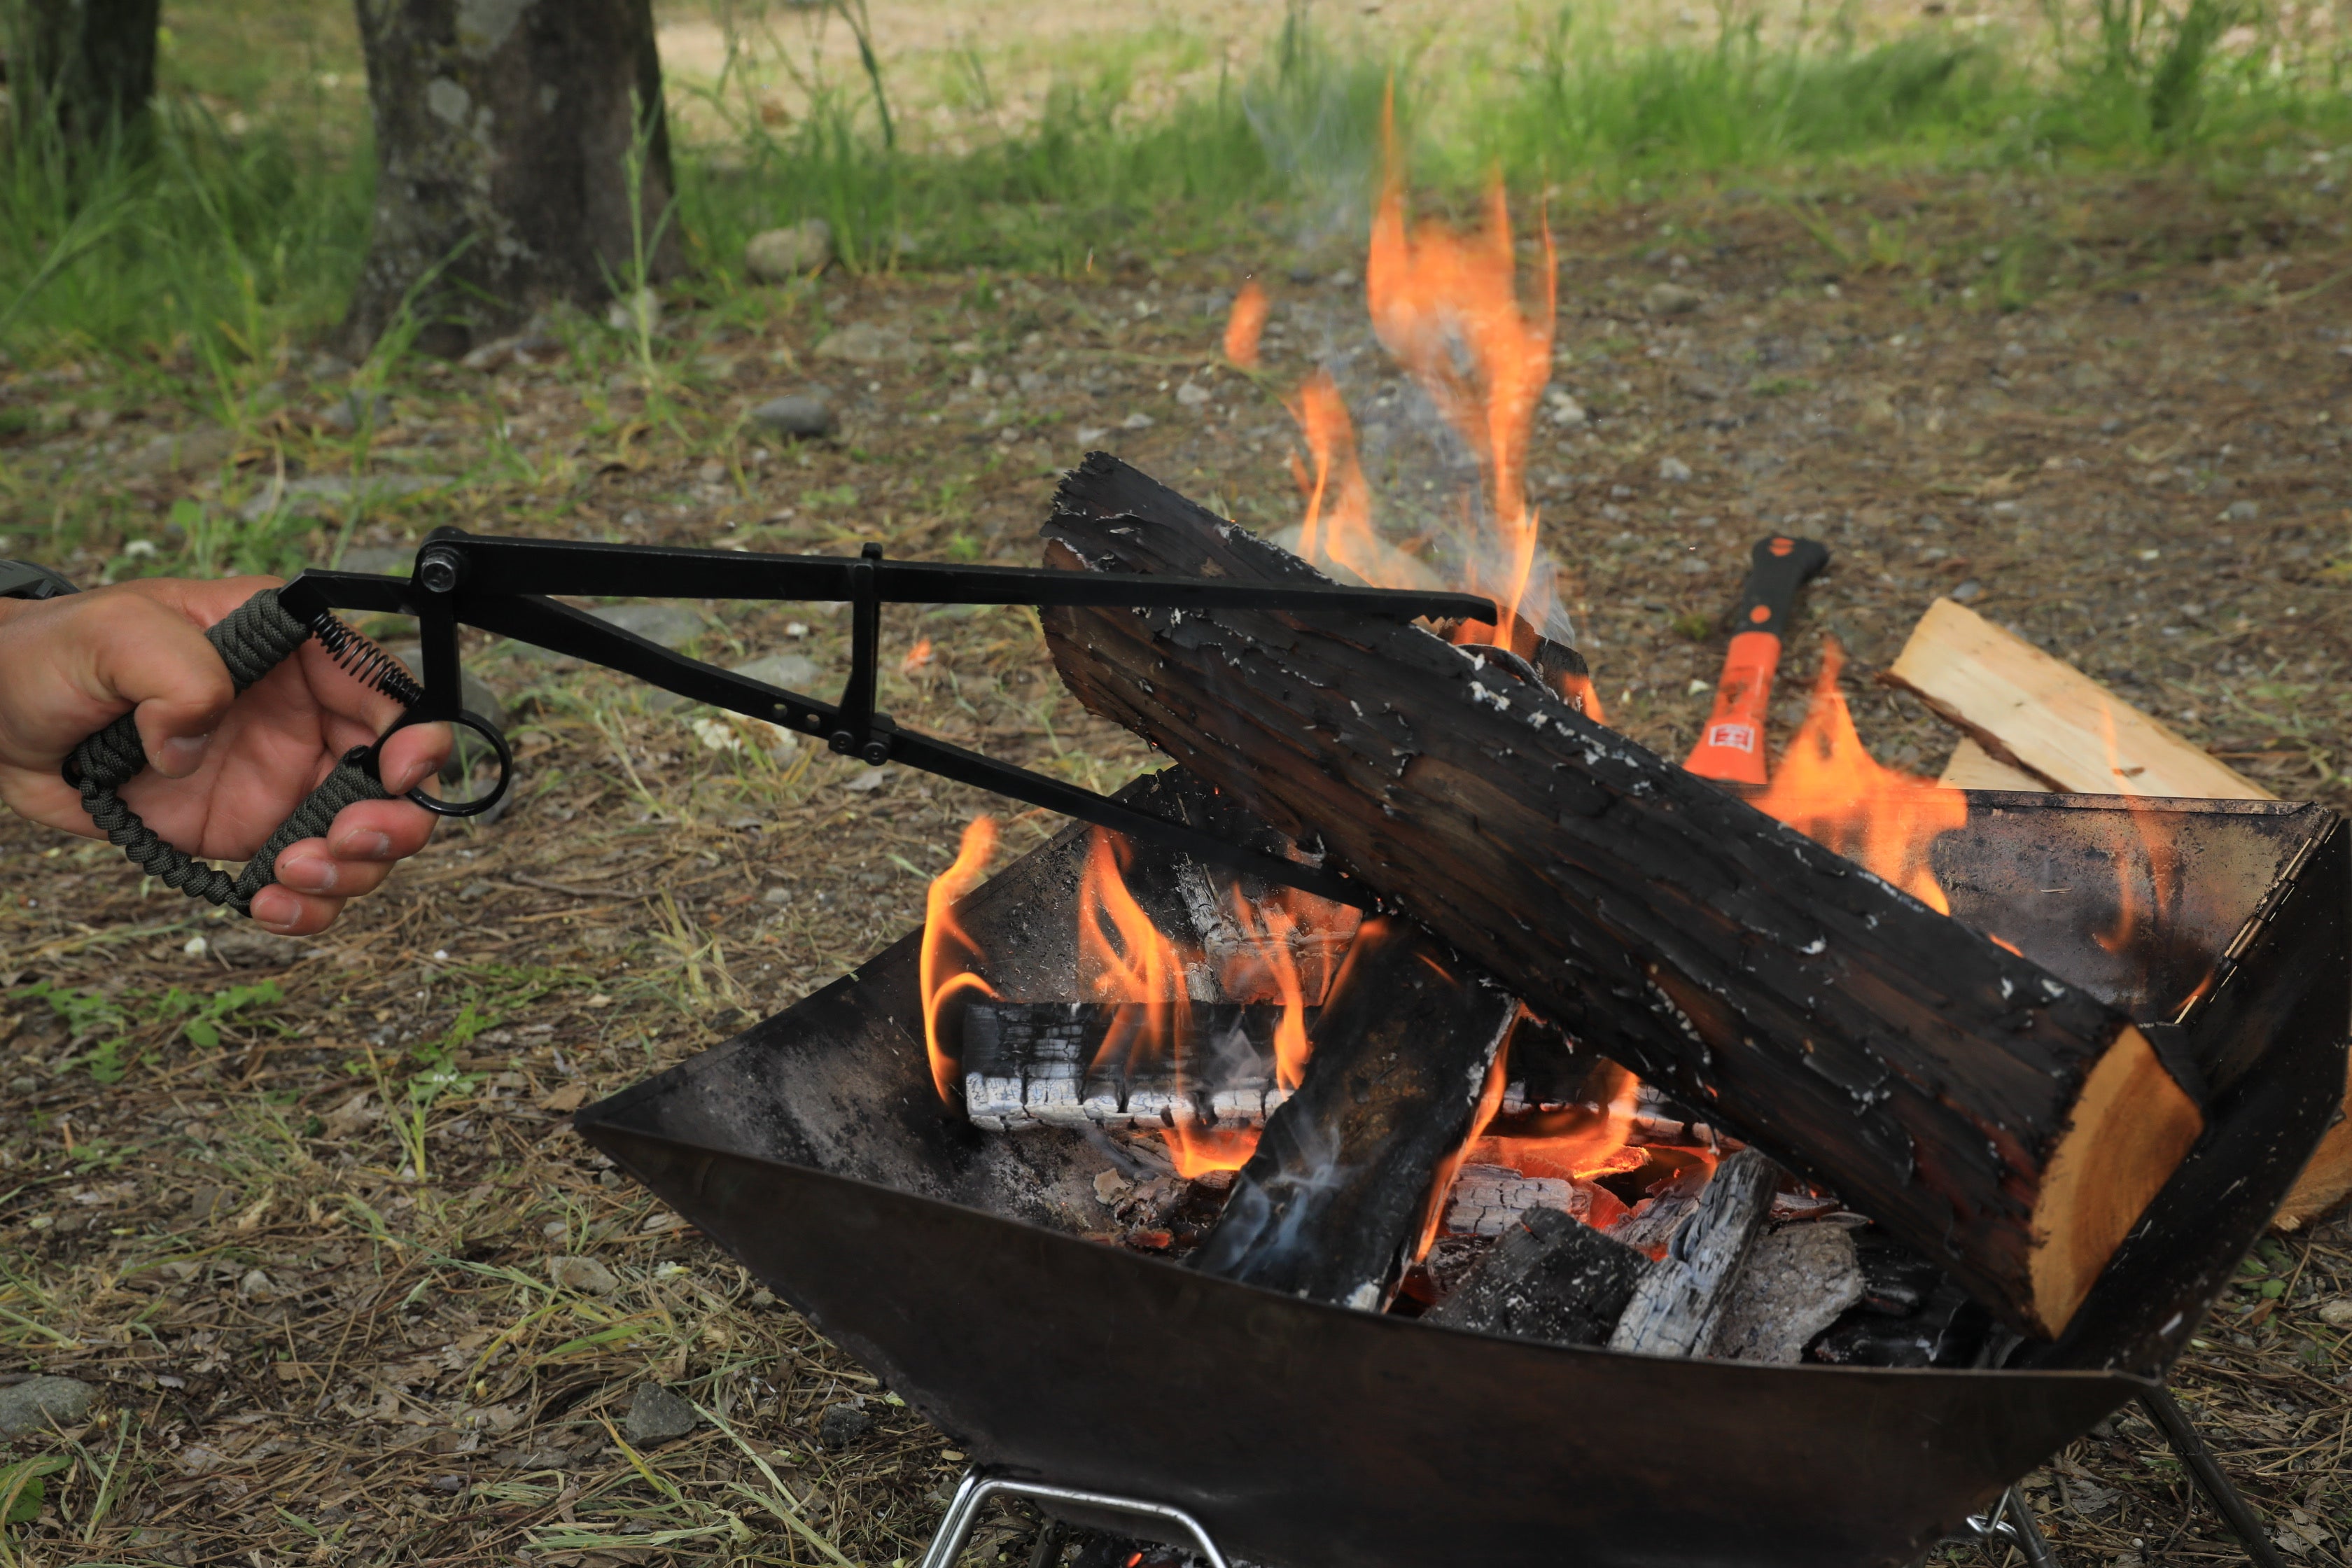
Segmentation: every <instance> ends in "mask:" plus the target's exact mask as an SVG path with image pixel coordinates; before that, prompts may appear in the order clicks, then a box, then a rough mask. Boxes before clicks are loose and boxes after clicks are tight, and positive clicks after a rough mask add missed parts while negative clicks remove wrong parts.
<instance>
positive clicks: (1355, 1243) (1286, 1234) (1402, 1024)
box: [1192, 920, 1518, 1310]
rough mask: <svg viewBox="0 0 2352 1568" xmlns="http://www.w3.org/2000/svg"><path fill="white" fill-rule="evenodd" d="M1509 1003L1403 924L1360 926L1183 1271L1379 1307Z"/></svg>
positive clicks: (1513, 1004)
mask: <svg viewBox="0 0 2352 1568" xmlns="http://www.w3.org/2000/svg"><path fill="white" fill-rule="evenodd" d="M1517 1012H1518V1003H1517V1000H1516V999H1515V998H1513V997H1511V996H1510V995H1508V994H1505V993H1503V992H1501V991H1498V990H1496V989H1495V988H1494V987H1492V986H1491V985H1489V984H1486V983H1485V981H1484V980H1483V978H1481V977H1479V976H1477V975H1475V974H1473V973H1467V972H1466V971H1465V967H1464V965H1463V964H1462V963H1461V962H1460V961H1459V960H1458V959H1455V958H1454V955H1453V954H1451V953H1449V952H1445V951H1444V949H1443V948H1442V947H1440V946H1438V944H1436V943H1435V942H1432V941H1430V939H1429V938H1428V937H1427V936H1426V935H1424V934H1423V932H1422V931H1419V930H1418V929H1417V928H1416V927H1414V926H1412V924H1410V923H1409V922H1406V921H1393V920H1390V921H1365V922H1364V924H1363V926H1362V927H1361V929H1360V930H1359V931H1358V932H1357V936H1356V941H1355V945H1354V946H1353V947H1351V948H1349V952H1348V959H1347V963H1345V964H1344V965H1343V966H1342V967H1341V969H1340V971H1339V976H1338V978H1337V979H1335V980H1334V981H1333V982H1332V990H1331V994H1330V995H1329V996H1328V997H1327V998H1326V1000H1325V1002H1324V1005H1323V1012H1322V1016H1320V1017H1319V1018H1318V1019H1317V1020H1316V1026H1315V1027H1314V1028H1313V1029H1312V1030H1311V1031H1309V1033H1308V1040H1309V1041H1310V1043H1311V1044H1312V1046H1313V1054H1312V1055H1311V1056H1309V1057H1308V1058H1307V1070H1306V1073H1305V1075H1304V1077H1303V1078H1302V1079H1301V1080H1300V1082H1299V1085H1298V1089H1297V1091H1296V1092H1295V1093H1293V1094H1292V1095H1291V1097H1290V1098H1289V1100H1286V1101H1285V1102H1284V1103H1283V1105H1282V1107H1281V1108H1280V1109H1279V1110H1276V1111H1275V1112H1274V1114H1273V1115H1272V1116H1270V1117H1268V1118H1267V1119H1266V1124H1265V1133H1264V1135H1263V1136H1261V1137H1260V1138H1259V1140H1258V1145H1257V1151H1256V1152H1255V1153H1254V1154H1252V1155H1251V1156H1250V1158H1249V1162H1248V1163H1246V1164H1244V1166H1243V1167H1242V1169H1241V1173H1240V1175H1239V1177H1238V1178H1237V1179H1236V1180H1235V1181H1234V1191H1233V1196H1232V1197H1231V1198H1230V1199H1229V1200H1228V1201H1227V1202H1226V1204H1225V1212H1224V1215H1223V1217H1222V1218H1221V1219H1220V1220H1219V1221H1218V1223H1217V1228H1216V1229H1215V1230H1214V1231H1213V1232H1212V1233H1211V1234H1210V1237H1209V1239H1208V1240H1207V1241H1206V1242H1205V1243H1203V1244H1202V1247H1201V1250H1200V1251H1199V1252H1198V1253H1196V1254H1195V1255H1194V1256H1193V1259H1192V1262H1193V1266H1194V1267H1195V1268H1200V1269H1202V1271H1204V1272H1206V1273H1211V1274H1215V1275H1219V1276H1222V1277H1223V1278H1225V1279H1239V1280H1242V1281H1244V1282H1245V1283H1248V1284H1253V1285H1263V1286H1265V1287H1266V1288H1267V1289H1274V1290H1281V1291H1284V1292H1286V1293H1288V1294H1291V1295H1297V1296H1306V1297H1308V1298H1310V1299H1312V1300H1318V1301H1331V1302H1337V1303H1339V1304H1341V1305H1345V1306H1350V1307H1360V1308H1365V1309H1369V1310H1379V1309H1380V1308H1381V1307H1383V1306H1385V1305H1386V1304H1387V1303H1388V1300H1389V1298H1390V1296H1391V1294H1392V1293H1393V1292H1394V1291H1395V1289H1396V1286H1397V1282H1398V1280H1399V1279H1401V1278H1402V1275H1403V1272H1404V1269H1405V1267H1406V1265H1407V1264H1409V1263H1410V1262H1412V1258H1413V1255H1414V1254H1415V1253H1416V1252H1418V1251H1419V1250H1420V1246H1421V1241H1422V1238H1423V1235H1424V1233H1425V1232H1426V1231H1427V1230H1428V1228H1429V1224H1430V1219H1431V1214H1430V1210H1431V1207H1432V1205H1435V1204H1439V1203H1443V1202H1444V1193H1443V1192H1440V1191H1438V1190H1437V1189H1438V1187H1439V1186H1440V1185H1441V1184H1440V1182H1439V1180H1438V1178H1439V1175H1440V1173H1441V1171H1444V1173H1445V1174H1447V1175H1450V1174H1451V1171H1450V1169H1447V1167H1448V1166H1449V1163H1450V1162H1452V1161H1454V1159H1456V1158H1458V1157H1459V1154H1460V1152H1461V1149H1462V1145H1463V1143H1464V1142H1465V1140H1466V1139H1467V1138H1468V1137H1469V1134H1470V1131H1471V1127H1470V1122H1471V1118H1472V1115H1473V1113H1474V1112H1475V1110H1476V1109H1477V1105H1478V1101H1479V1098H1480V1095H1481V1093H1482V1092H1483V1091H1484V1089H1485V1088H1486V1079H1487V1076H1488V1073H1489V1070H1490V1069H1491V1068H1492V1067H1493V1065H1494V1060H1495V1052H1496V1049H1497V1048H1498V1047H1500V1046H1501V1044H1502V1042H1503V1038H1504V1037H1505V1036H1506V1035H1507V1034H1508V1033H1509V1032H1510V1026H1511V1020H1512V1018H1513V1017H1514V1016H1516V1015H1517Z"/></svg>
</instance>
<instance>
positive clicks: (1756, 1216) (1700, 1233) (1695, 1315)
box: [1609, 1149, 1836, 1356]
mask: <svg viewBox="0 0 2352 1568" xmlns="http://www.w3.org/2000/svg"><path fill="white" fill-rule="evenodd" d="M1779 1185H1780V1169H1779V1167H1777V1166H1775V1165H1774V1164H1773V1163H1772V1162H1771V1161H1769V1160H1768V1159H1766V1158H1765V1157H1764V1156H1763V1155H1762V1154H1760V1153H1759V1152H1756V1151H1755V1150H1753V1149H1743V1150H1741V1151H1740V1152H1738V1153H1737V1154H1734V1155H1733V1156H1732V1157H1731V1158H1730V1159H1728V1160H1726V1161H1725V1162H1724V1163H1722V1164H1720V1165H1717V1167H1716V1168H1715V1175H1714V1177H1713V1178H1712V1179H1711V1180H1710V1181H1708V1183H1707V1184H1706V1191H1705V1192H1703V1193H1701V1194H1699V1200H1698V1210H1697V1212H1696V1213H1695V1214H1693V1215H1691V1216H1690V1219H1689V1220H1688V1221H1687V1222H1686V1223H1685V1224H1684V1226H1683V1227H1682V1228H1681V1229H1679V1230H1677V1231H1675V1234H1674V1239H1672V1240H1671V1241H1669V1242H1667V1243H1666V1255H1665V1256H1664V1258H1659V1259H1658V1260H1657V1261H1656V1262H1655V1263H1653V1264H1652V1265H1650V1268H1649V1269H1648V1271H1647V1272H1646V1273H1644V1274H1643V1276H1642V1283H1641V1284H1640V1286H1639V1287H1637V1288H1636V1289H1634V1291H1633V1301H1632V1302H1631V1303H1630V1304H1629V1305H1628V1306H1627V1307H1626V1309H1625V1314H1624V1316H1622V1317H1621V1318H1619V1319H1618V1320H1617V1327H1616V1329H1615V1331H1613V1332H1612V1333H1611V1334H1610V1336H1609V1348H1610V1349H1611V1350H1617V1351H1632V1352H1634V1353H1635V1354H1637V1355H1664V1356H1686V1355H1696V1354H1697V1353H1698V1352H1700V1351H1701V1350H1703V1349H1705V1348H1706V1346H1707V1345H1708V1344H1709V1343H1710V1342H1713V1340H1714V1338H1715V1332H1716V1327H1717V1324H1718V1323H1720V1322H1721V1321H1722V1320H1723V1316H1724V1312H1725V1309H1726V1308H1727V1306H1728V1304H1729V1302H1730V1300H1731V1294H1732V1287H1733V1285H1734V1284H1735V1283H1736V1282H1737V1280H1738V1276H1739V1271H1740V1268H1741V1267H1742V1266H1743V1265H1744V1264H1745V1263H1746V1262H1747V1261H1748V1253H1749V1252H1750V1251H1751V1250H1752V1249H1753V1247H1755V1244H1756V1237H1757V1233H1758V1232H1759V1231H1761V1230H1762V1229H1763V1228H1764V1221H1765V1218H1766V1216H1768V1215H1770V1214H1771V1212H1772V1191H1773V1189H1774V1188H1775V1187H1777V1186H1779ZM1831 1315H1832V1317H1834V1316H1835V1315H1836V1314H1834V1313H1832V1314H1831Z"/></svg>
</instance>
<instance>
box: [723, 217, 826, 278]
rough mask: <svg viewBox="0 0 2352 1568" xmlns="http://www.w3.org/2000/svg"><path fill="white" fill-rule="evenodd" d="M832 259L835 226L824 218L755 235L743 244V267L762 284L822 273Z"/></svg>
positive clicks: (809, 219) (804, 220) (805, 220)
mask: <svg viewBox="0 0 2352 1568" xmlns="http://www.w3.org/2000/svg"><path fill="white" fill-rule="evenodd" d="M832 260H833V225H831V224H829V223H827V222H825V221H824V219H823V218H821V217H813V218H805V219H803V220H802V221H801V222H799V223H796V224H793V225H790V226H787V227H784V228H772V229H769V230H768V231H767V232H766V233H764V234H755V235H753V236H752V237H751V240H750V242H749V243H747V244H746V245H745V246H744V247H743V270H745V271H746V272H749V273H750V274H751V276H752V277H754V278H756V279H759V280H760V281H761V282H762V283H783V282H788V281H790V280H791V279H794V278H798V277H801V276H803V275H804V274H807V273H811V272H821V271H823V270H824V268H825V266H826V265H827V264H828V263H830V262H831V261H832Z"/></svg>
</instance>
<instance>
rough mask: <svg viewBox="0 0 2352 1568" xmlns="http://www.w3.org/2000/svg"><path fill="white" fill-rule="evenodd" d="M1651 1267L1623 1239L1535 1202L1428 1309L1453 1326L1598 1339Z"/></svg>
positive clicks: (1557, 1339) (1561, 1340) (1569, 1340)
mask: <svg viewBox="0 0 2352 1568" xmlns="http://www.w3.org/2000/svg"><path fill="white" fill-rule="evenodd" d="M1647 1267H1648V1260H1647V1259H1646V1258H1643V1256H1642V1255H1641V1254H1640V1253H1638V1252H1636V1251H1634V1250H1633V1248H1632V1247H1627V1246H1626V1245H1625V1244H1624V1243H1623V1242H1621V1241H1612V1240H1611V1239H1610V1238H1609V1237H1606V1236H1603V1235H1602V1234H1601V1232H1599V1231H1597V1230H1594V1229H1593V1228H1592V1227H1591V1226H1588V1225H1584V1224H1582V1223H1580V1221H1577V1220H1574V1219H1571V1218H1570V1217H1569V1216H1568V1215H1565V1214H1562V1213H1560V1212H1559V1210H1557V1209H1551V1208H1532V1209H1529V1210H1528V1211H1527V1213H1526V1214H1525V1215H1523V1216H1521V1218H1520V1219H1519V1220H1518V1221H1517V1223H1516V1224H1514V1225H1512V1226H1510V1228H1509V1229H1507V1230H1506V1231H1505V1232H1504V1233H1503V1237H1502V1239H1501V1240H1500V1241H1499V1242H1497V1243H1496V1246H1495V1248H1494V1250H1493V1251H1491V1252H1489V1253H1488V1254H1487V1255H1486V1258H1484V1259H1483V1260H1481V1261H1480V1263H1479V1264H1478V1266H1477V1267H1476V1268H1474V1269H1472V1270H1471V1271H1470V1273H1469V1274H1468V1275H1467V1276H1465V1278H1464V1279H1463V1280H1462V1282H1461V1283H1460V1284H1458V1285H1456V1286H1455V1287H1454V1290H1453V1292H1452V1294H1450V1295H1448V1296H1447V1297H1446V1298H1445V1300H1443V1301H1441V1302H1439V1303H1438V1304H1437V1305H1436V1306H1435V1307H1433V1308H1432V1309H1431V1310H1429V1311H1428V1312H1426V1313H1425V1314H1423V1315H1424V1316H1425V1317H1427V1318H1428V1320H1429V1321H1431V1322H1433V1323H1444V1324H1446V1325H1447V1326H1449V1327H1452V1328H1456V1329H1477V1330H1480V1331H1484V1332H1486V1333H1494V1334H1509V1335H1512V1336H1513V1337H1515V1338H1517V1339H1523V1340H1549V1341H1550V1342H1553V1343H1555V1344H1563V1345H1597V1344H1600V1343H1601V1342H1604V1341H1606V1340H1607V1339H1608V1338H1609V1333H1610V1331H1611V1330H1612V1329H1613V1328H1615V1327H1616V1325H1617V1321H1618V1319H1619V1318H1620V1317H1622V1315H1623V1313H1624V1311H1625V1307H1626V1304H1627V1303H1628V1302H1630V1301H1631V1300H1633V1293H1634V1290H1635V1289H1636V1288H1637V1287H1638V1286H1639V1284H1640V1283H1641V1280H1642V1278H1643V1271H1644V1269H1645V1268H1647Z"/></svg>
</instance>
